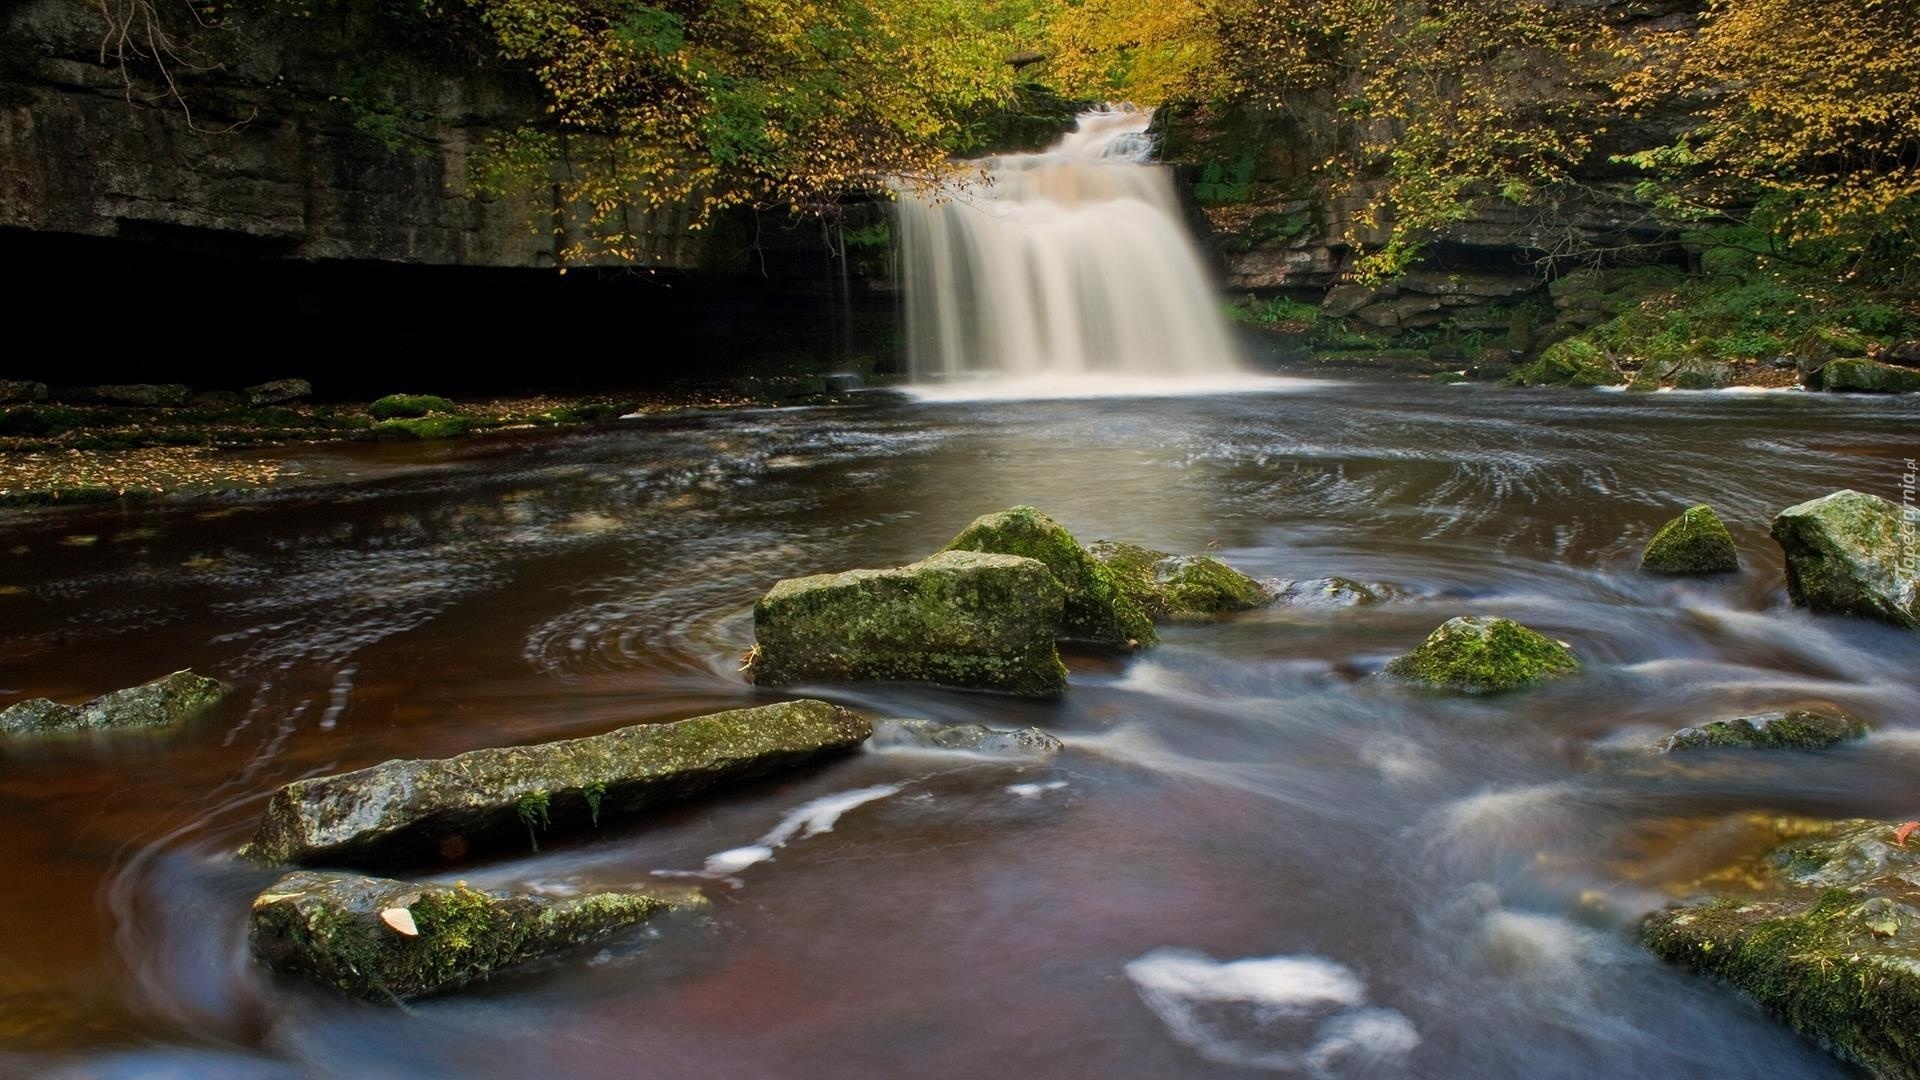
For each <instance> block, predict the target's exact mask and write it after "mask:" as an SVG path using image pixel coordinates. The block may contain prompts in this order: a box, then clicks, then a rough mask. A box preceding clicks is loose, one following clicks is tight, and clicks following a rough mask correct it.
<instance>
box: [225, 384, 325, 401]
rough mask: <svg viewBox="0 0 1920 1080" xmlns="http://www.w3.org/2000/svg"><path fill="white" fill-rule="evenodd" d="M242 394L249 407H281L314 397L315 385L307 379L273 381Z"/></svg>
mask: <svg viewBox="0 0 1920 1080" xmlns="http://www.w3.org/2000/svg"><path fill="white" fill-rule="evenodd" d="M241 393H243V394H245V395H247V404H249V405H280V404H284V403H286V402H289V401H299V400H300V399H302V398H308V397H312V396H313V384H312V383H310V382H308V381H307V380H305V379H273V380H270V381H268V382H263V383H261V384H260V385H258V386H249V387H247V388H246V389H245V390H242V391H241Z"/></svg>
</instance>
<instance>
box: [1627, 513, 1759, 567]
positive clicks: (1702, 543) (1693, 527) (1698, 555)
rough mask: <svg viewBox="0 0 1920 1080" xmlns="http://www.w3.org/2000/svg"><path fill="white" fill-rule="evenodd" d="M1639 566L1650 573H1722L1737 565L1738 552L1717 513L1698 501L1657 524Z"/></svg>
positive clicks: (1738, 560) (1738, 561)
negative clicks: (1698, 503)
mask: <svg viewBox="0 0 1920 1080" xmlns="http://www.w3.org/2000/svg"><path fill="white" fill-rule="evenodd" d="M1640 569H1642V570H1645V571H1647V572H1648V573H1651V574H1675V575H1696V574H1725V573H1732V572H1733V571H1736V570H1738V569H1740V555H1739V553H1738V552H1737V551H1736V550H1734V546H1733V534H1732V533H1730V532H1728V531H1727V527H1726V525H1725V524H1723V523H1722V522H1721V521H1720V515H1718V514H1715V513H1714V512H1713V508H1712V507H1710V506H1708V505H1707V504H1705V503H1701V504H1700V505H1698V506H1694V507H1689V508H1688V509H1687V511H1686V512H1685V513H1683V514H1681V515H1680V516H1679V517H1677V518H1674V519H1673V520H1672V521H1669V522H1667V523H1666V524H1665V525H1662V526H1660V530H1659V531H1658V532H1656V533H1654V534H1653V539H1652V540H1649V541H1647V549H1646V551H1645V552H1643V553H1641V556H1640Z"/></svg>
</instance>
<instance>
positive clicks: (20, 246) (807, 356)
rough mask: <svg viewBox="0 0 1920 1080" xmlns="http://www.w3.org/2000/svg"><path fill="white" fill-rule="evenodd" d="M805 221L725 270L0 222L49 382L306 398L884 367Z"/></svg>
mask: <svg viewBox="0 0 1920 1080" xmlns="http://www.w3.org/2000/svg"><path fill="white" fill-rule="evenodd" d="M820 232H821V230H820V226H819V224H818V223H817V222H810V223H808V224H807V225H805V226H803V227H800V228H794V229H790V230H785V231H783V232H781V233H779V234H777V235H776V234H775V233H774V232H773V231H771V230H769V231H767V232H766V233H765V234H764V235H763V236H762V238H761V246H760V247H759V248H756V249H755V250H753V251H750V252H749V253H748V255H749V258H748V259H747V260H744V261H745V264H746V268H745V269H743V270H739V271H726V272H719V271H685V270H681V271H668V270H660V271H657V272H654V273H648V272H646V271H645V270H634V269H627V268H618V269H574V270H571V271H569V272H568V273H566V274H564V275H562V274H560V273H557V272H555V271H552V270H535V269H499V268H477V267H451V266H420V265H411V264H399V263H387V262H359V261H339V262H313V261H306V260H300V259H294V258H289V257H288V255H289V254H290V252H289V250H288V246H287V242H286V241H281V240H275V239H263V238H254V237H248V236H244V235H242V234H238V233H233V232H225V231H218V230H203V229H194V228H187V227H181V226H171V225H161V224H156V223H151V222H133V221H128V222H124V223H122V227H121V230H120V235H119V236H117V237H112V238H103V237H89V236H76V235H71V234H62V233H42V232H33V231H29V230H18V229H0V263H4V265H7V266H8V267H10V268H12V271H13V272H12V273H11V274H10V275H9V277H10V278H11V280H10V281H9V283H8V284H7V286H6V298H7V305H6V306H7V309H8V310H9V311H10V312H12V313H13V317H14V334H15V335H16V339H15V340H16V348H14V349H13V350H10V352H11V355H9V356H8V357H7V358H6V360H5V361H4V363H0V377H4V378H11V379H33V380H38V381H41V382H45V383H48V384H50V385H61V386H73V385H82V384H97V383H126V382H138V383H186V384H187V385H189V386H192V387H193V388H195V389H196V390H216V389H235V388H238V387H242V386H246V385H250V384H253V383H258V382H262V381H265V380H267V379H274V378H284V377H300V378H305V379H308V380H310V381H311V382H312V383H313V385H314V388H315V393H316V396H317V397H318V398H319V399H321V400H337V401H350V400H365V399H368V398H372V397H377V396H379V395H382V394H386V393H392V392H400V391H410V392H426V393H437V394H443V395H453V396H460V395H463V394H473V395H479V394H504V393H525V392H538V391H554V392H575V393H577V392H586V391H617V390H623V389H653V388H670V387H675V386H688V385H707V384H715V383H726V382H728V381H730V380H734V379H738V378H740V377H742V376H751V375H791V374H805V373H819V372H827V371H840V370H858V371H861V372H864V373H871V372H873V371H875V370H879V371H883V372H884V371H891V370H893V369H894V368H895V366H896V361H895V358H894V353H895V352H896V351H897V348H898V344H897V339H898V334H897V332H896V328H895V322H896V320H897V313H896V306H897V305H896V303H895V298H894V296H893V295H892V294H891V293H889V292H887V291H886V290H885V289H884V288H876V287H874V284H873V283H872V282H870V281H869V280H867V279H865V278H863V277H860V276H858V275H849V278H848V279H847V280H846V281H845V284H844V286H843V279H842V278H841V275H840V274H839V272H838V267H837V264H836V263H834V262H833V261H832V260H831V259H830V258H829V256H828V255H827V254H826V250H825V248H824V246H823V245H822V243H821V242H820V240H819V239H818V238H819V236H820Z"/></svg>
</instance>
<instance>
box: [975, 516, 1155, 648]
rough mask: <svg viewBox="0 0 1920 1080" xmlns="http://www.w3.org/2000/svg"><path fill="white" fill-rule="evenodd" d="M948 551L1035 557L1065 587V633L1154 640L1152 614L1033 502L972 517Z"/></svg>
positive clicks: (1130, 642) (1122, 641) (1093, 638)
mask: <svg viewBox="0 0 1920 1080" xmlns="http://www.w3.org/2000/svg"><path fill="white" fill-rule="evenodd" d="M945 550H947V551H984V552H991V553H993V554H997V555H1018V556H1020V557H1022V558H1027V559H1035V560H1038V561H1039V562H1040V563H1041V564H1042V565H1044V566H1045V567H1046V568H1047V569H1048V570H1049V571H1051V572H1052V574H1053V576H1054V578H1056V579H1057V580H1058V581H1059V582H1060V586H1061V588H1063V589H1065V590H1066V597H1065V599H1066V605H1065V608H1064V609H1063V611H1062V615H1061V633H1062V635H1063V636H1065V637H1069V638H1074V639H1077V640H1080V641H1090V642H1094V643H1096V644H1101V645H1114V646H1119V647H1122V648H1134V647H1136V646H1140V645H1151V644H1153V642H1154V640H1155V637H1154V632H1153V619H1152V617H1151V616H1150V615H1149V614H1148V613H1147V612H1146V611H1145V610H1143V609H1142V608H1141V607H1140V604H1139V602H1138V601H1137V600H1135V598H1134V597H1132V596H1130V595H1128V592H1127V590H1125V589H1123V588H1121V586H1120V585H1119V583H1118V582H1116V581H1115V580H1114V575H1113V573H1112V572H1111V571H1109V570H1108V569H1107V568H1106V567H1105V566H1103V565H1101V564H1100V562H1099V561H1098V560H1096V559H1095V558H1094V557H1093V556H1092V555H1090V554H1088V552H1087V549H1085V548H1083V547H1081V546H1080V541H1078V540H1075V539H1074V538H1073V534H1072V533H1070V532H1068V531H1067V530H1066V527H1065V526H1063V525H1061V524H1060V523H1059V522H1057V521H1055V520H1053V519H1052V518H1050V517H1048V516H1047V515H1045V514H1043V513H1041V512H1040V511H1038V510H1035V509H1034V508H1033V507H1031V506H1016V507H1014V508H1012V509H1011V510H1002V511H1000V512H999V513H996V514H986V515H983V516H981V517H978V518H975V519H974V521H973V524H971V525H968V526H967V527H966V528H965V529H962V530H961V531H960V535H958V536H956V537H954V538H953V540H952V541H951V542H950V543H948V544H947V546H946V549H945Z"/></svg>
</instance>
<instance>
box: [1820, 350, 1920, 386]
mask: <svg viewBox="0 0 1920 1080" xmlns="http://www.w3.org/2000/svg"><path fill="white" fill-rule="evenodd" d="M1820 388H1821V389H1823V390H1836V391H1843V392H1851V393H1859V394H1910V393H1920V371H1916V370H1914V369H1913V368H1904V367H1895V366H1894V365H1892V364H1882V363H1880V362H1879V361H1877V360H1866V359H1855V360H1832V361H1829V362H1828V363H1827V365H1826V366H1825V367H1823V368H1821V369H1820Z"/></svg>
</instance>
